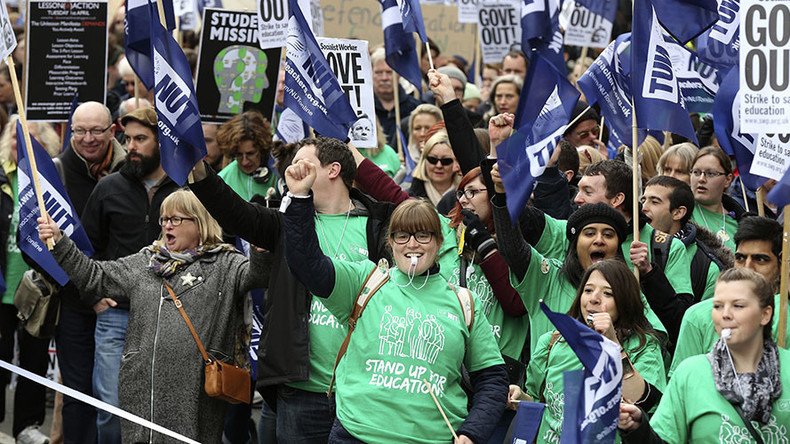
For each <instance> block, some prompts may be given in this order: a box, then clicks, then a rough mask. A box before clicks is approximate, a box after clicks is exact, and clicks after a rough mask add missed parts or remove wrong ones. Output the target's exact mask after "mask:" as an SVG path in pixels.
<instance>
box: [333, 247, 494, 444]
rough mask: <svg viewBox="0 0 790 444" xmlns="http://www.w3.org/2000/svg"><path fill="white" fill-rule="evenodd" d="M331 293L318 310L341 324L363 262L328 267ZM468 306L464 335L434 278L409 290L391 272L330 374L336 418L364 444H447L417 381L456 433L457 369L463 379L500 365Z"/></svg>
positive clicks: (463, 401) (366, 266) (448, 296)
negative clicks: (333, 379) (332, 276)
mask: <svg viewBox="0 0 790 444" xmlns="http://www.w3.org/2000/svg"><path fill="white" fill-rule="evenodd" d="M333 263H334V266H335V287H334V289H333V290H332V294H331V295H330V296H329V298H327V299H325V300H324V305H325V306H326V307H327V308H328V309H329V311H330V312H332V313H333V314H335V316H337V318H338V319H339V320H340V322H341V323H343V324H345V323H346V322H347V319H348V316H349V314H350V313H351V309H352V307H353V305H354V304H355V302H356V295H357V293H358V292H359V289H360V288H361V287H362V284H363V283H364V281H365V278H366V277H367V275H368V274H369V273H370V271H371V270H372V269H373V267H374V265H373V264H372V263H370V262H357V263H352V262H343V261H337V260H335V261H333ZM481 308H482V305H481V304H480V303H476V304H475V320H474V324H473V326H472V329H471V332H470V331H469V330H468V329H467V326H466V324H465V323H464V316H463V312H462V310H461V305H460V302H459V301H458V297H457V296H456V295H455V293H454V292H453V290H452V289H451V288H450V286H449V284H448V283H447V281H446V280H445V279H444V278H443V277H442V276H441V275H434V276H428V277H427V278H426V277H425V276H417V277H416V278H414V280H413V282H412V285H409V278H408V277H407V276H406V275H405V274H403V273H401V272H400V271H399V270H398V269H397V268H392V269H390V280H389V281H388V282H387V283H386V284H384V285H383V286H382V287H381V289H380V290H379V291H378V292H377V293H376V294H374V295H373V296H372V297H371V298H370V300H369V302H368V304H367V306H366V308H365V311H364V312H363V313H362V316H360V318H359V319H358V321H357V326H356V330H355V331H354V334H352V335H351V341H350V342H349V345H348V351H347V352H346V355H345V357H344V358H343V359H342V360H341V362H340V365H339V366H338V368H337V394H336V402H337V418H338V419H339V420H340V422H341V423H342V424H343V427H345V428H346V430H348V432H349V433H351V435H353V436H354V437H355V438H357V439H360V440H362V441H365V442H370V443H384V442H409V443H447V442H450V441H451V440H452V436H451V435H450V431H449V430H447V425H445V423H444V421H443V419H442V416H441V414H440V413H439V410H438V409H437V408H436V405H434V403H433V400H432V399H431V396H430V394H429V392H428V389H427V388H426V387H425V385H424V384H423V380H427V381H429V383H430V384H431V386H432V390H433V392H434V394H435V395H436V397H437V398H438V400H439V404H440V405H441V406H442V408H443V409H444V412H445V413H446V414H447V418H448V419H449V421H450V423H451V424H452V426H453V429H458V427H460V426H461V423H462V422H463V420H464V418H466V415H467V413H468V412H467V408H466V407H467V401H468V400H467V397H466V394H465V393H464V391H463V389H462V388H461V385H460V381H461V372H460V368H461V364H464V365H465V366H466V368H467V369H468V370H469V371H470V372H475V371H479V370H482V369H484V368H488V367H491V366H494V365H499V364H502V363H503V361H502V357H501V355H500V353H499V349H498V347H497V345H496V341H494V337H493V336H492V335H491V326H490V325H489V324H488V321H487V320H486V318H485V316H483V314H482V312H481Z"/></svg>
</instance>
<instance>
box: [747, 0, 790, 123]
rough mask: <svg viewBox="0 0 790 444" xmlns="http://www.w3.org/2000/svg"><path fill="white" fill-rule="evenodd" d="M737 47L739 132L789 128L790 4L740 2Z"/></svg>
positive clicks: (778, 0) (783, 0)
mask: <svg viewBox="0 0 790 444" xmlns="http://www.w3.org/2000/svg"><path fill="white" fill-rule="evenodd" d="M740 44H741V49H740V78H741V82H740V90H739V93H738V94H739V96H740V99H741V129H742V131H743V132H746V133H772V132H776V130H777V128H783V129H784V128H790V68H788V66H790V1H788V0H743V1H742V2H741V29H740Z"/></svg>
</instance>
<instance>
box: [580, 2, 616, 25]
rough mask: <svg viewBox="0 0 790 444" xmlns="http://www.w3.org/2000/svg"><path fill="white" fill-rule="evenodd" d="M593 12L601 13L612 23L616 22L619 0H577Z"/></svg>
mask: <svg viewBox="0 0 790 444" xmlns="http://www.w3.org/2000/svg"><path fill="white" fill-rule="evenodd" d="M576 2H577V3H579V4H580V5H582V6H584V7H585V8H587V9H588V10H590V12H592V13H593V14H597V15H600V16H601V17H603V18H605V19H606V20H608V21H609V22H611V23H614V19H615V16H616V15H617V0H576Z"/></svg>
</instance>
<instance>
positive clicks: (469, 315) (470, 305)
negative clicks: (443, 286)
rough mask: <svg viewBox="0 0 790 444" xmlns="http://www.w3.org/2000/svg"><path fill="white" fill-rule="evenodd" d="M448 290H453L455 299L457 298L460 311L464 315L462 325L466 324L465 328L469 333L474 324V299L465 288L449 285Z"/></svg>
mask: <svg viewBox="0 0 790 444" xmlns="http://www.w3.org/2000/svg"><path fill="white" fill-rule="evenodd" d="M450 288H452V289H453V292H454V293H455V297H457V298H458V302H459V303H460V304H461V311H463V313H464V323H465V324H466V328H467V329H468V330H469V331H470V332H471V331H472V326H473V325H474V323H475V298H474V296H472V292H471V291H469V289H468V288H466V287H461V286H455V285H452V284H451V285H450Z"/></svg>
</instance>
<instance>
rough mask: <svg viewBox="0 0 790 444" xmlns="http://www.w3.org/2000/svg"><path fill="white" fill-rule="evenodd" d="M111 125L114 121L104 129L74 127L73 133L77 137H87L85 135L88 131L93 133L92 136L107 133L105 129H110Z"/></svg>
mask: <svg viewBox="0 0 790 444" xmlns="http://www.w3.org/2000/svg"><path fill="white" fill-rule="evenodd" d="M111 126H112V123H111V124H110V125H109V126H107V128H103V129H102V128H91V129H85V128H72V129H71V133H72V134H74V135H75V136H77V137H85V135H86V134H88V133H91V135H92V136H101V135H102V134H104V133H105V131H107V130H108V129H110V127H111Z"/></svg>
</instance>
